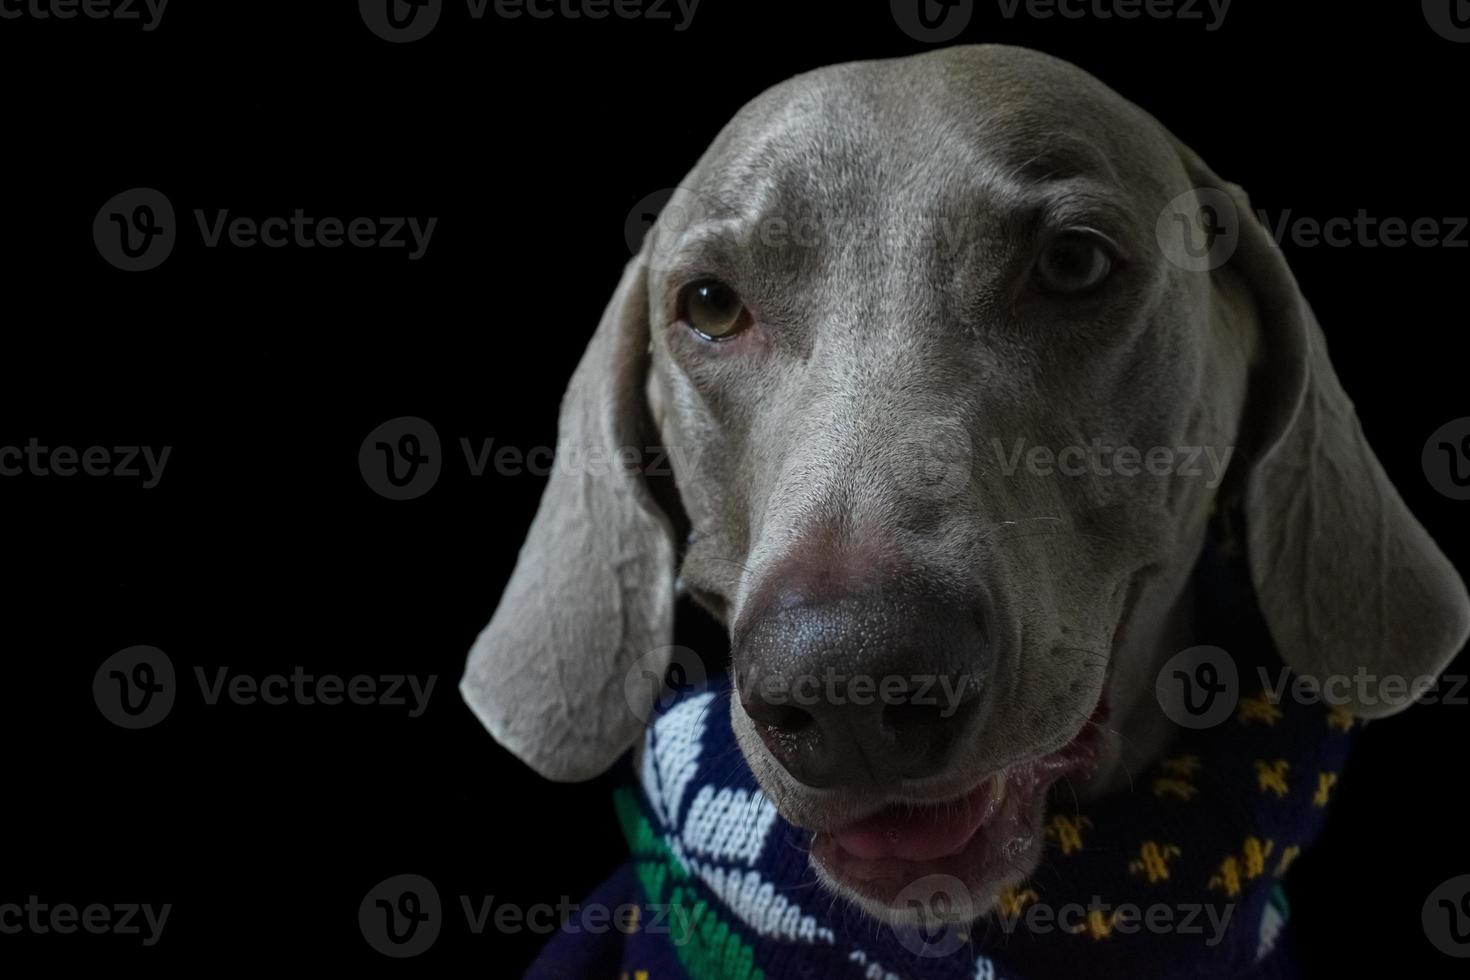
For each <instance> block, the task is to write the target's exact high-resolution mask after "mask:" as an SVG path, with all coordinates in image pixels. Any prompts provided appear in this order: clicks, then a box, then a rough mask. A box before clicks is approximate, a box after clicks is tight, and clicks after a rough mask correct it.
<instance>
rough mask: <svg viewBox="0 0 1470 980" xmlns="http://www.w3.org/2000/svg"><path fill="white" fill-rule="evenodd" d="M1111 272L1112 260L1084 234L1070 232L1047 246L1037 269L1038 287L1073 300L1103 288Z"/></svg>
mask: <svg viewBox="0 0 1470 980" xmlns="http://www.w3.org/2000/svg"><path fill="white" fill-rule="evenodd" d="M1112 271H1113V257H1112V255H1110V254H1109V253H1108V251H1107V249H1105V248H1104V247H1103V246H1102V244H1101V243H1100V242H1099V241H1098V240H1097V238H1095V237H1094V236H1092V235H1089V234H1087V233H1086V232H1080V231H1069V232H1067V233H1065V234H1063V235H1059V236H1057V238H1056V239H1055V240H1054V241H1052V242H1051V243H1050V244H1049V245H1047V246H1046V249H1045V250H1044V251H1043V252H1042V253H1041V260H1040V261H1039V262H1038V263H1037V265H1036V274H1037V276H1038V277H1039V278H1040V279H1041V284H1042V285H1043V286H1044V287H1046V289H1047V290H1049V291H1051V292H1053V293H1061V294H1062V295H1064V296H1076V295H1079V294H1081V293H1085V292H1089V291H1091V290H1093V289H1096V288H1097V287H1098V286H1100V285H1102V283H1103V281H1104V280H1106V279H1107V278H1108V276H1109V274H1111V273H1112Z"/></svg>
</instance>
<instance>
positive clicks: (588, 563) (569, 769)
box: [460, 256, 675, 782]
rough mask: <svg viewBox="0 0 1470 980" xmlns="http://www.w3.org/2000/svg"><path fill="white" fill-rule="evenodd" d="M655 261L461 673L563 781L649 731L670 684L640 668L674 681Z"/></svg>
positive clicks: (588, 384)
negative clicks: (648, 392)
mask: <svg viewBox="0 0 1470 980" xmlns="http://www.w3.org/2000/svg"><path fill="white" fill-rule="evenodd" d="M645 268H646V267H645V263H644V260H643V258H642V257H641V256H640V257H638V258H635V259H634V260H633V261H632V262H630V263H629V264H628V267H627V269H626V270H625V271H624V273H623V278H622V282H621V283H620V284H619V285H618V288H617V292H616V293H614V294H613V298H612V301H611V302H610V303H609V304H608V307H607V310H606V312H604V313H603V316H602V322H601V324H600V325H599V326H598V327H597V331H596V333H594V334H593V336H592V340H591V342H590V343H589V344H588V346H587V351H586V353H585V354H583V356H582V360H581V363H580V364H578V366H577V369H576V372H575V373H574V374H573V375H572V380H571V382H570V384H569V385H568V387H567V392H566V395H565V397H564V398H563V400H562V405H561V416H560V422H559V425H558V433H557V447H556V458H555V463H554V466H553V472H552V475H551V478H550V481H549V482H548V484H547V486H546V490H545V492H544V493H543V495H542V498H541V505H540V508H539V509H538V510H537V512H536V517H535V520H534V521H533V522H532V524H531V528H530V531H529V532H528V534H527V537H526V542H525V544H524V545H523V546H522V548H521V552H520V556H519V558H518V559H517V561H516V567H515V571H514V572H513V573H512V575H511V578H510V582H509V583H508V584H507V585H506V587H505V591H504V592H503V593H502V595H501V598H500V605H499V607H498V608H497V609H496V610H495V615H494V616H493V617H492V618H491V620H490V624H489V625H488V626H486V627H485V629H484V631H482V632H481V633H480V635H479V638H478V639H476V641H475V645H474V648H473V649H472V650H471V651H470V655H469V660H468V662H467V663H466V665H465V673H464V678H463V679H462V680H461V682H460V692H461V694H462V695H463V696H464V699H465V701H466V702H467V703H468V704H469V706H470V707H471V708H472V709H473V710H474V712H475V714H476V715H477V716H478V717H479V719H480V721H481V722H482V723H483V724H484V725H485V727H486V728H487V729H488V730H489V731H490V734H491V735H492V736H494V737H495V740H496V741H498V742H499V743H500V744H501V745H503V746H505V747H506V748H507V749H509V750H510V751H511V752H512V753H514V754H515V755H516V756H518V757H519V758H520V759H521V760H522V761H524V762H525V763H526V764H527V765H529V766H531V767H532V768H533V769H535V770H536V771H537V772H539V773H541V774H542V775H543V776H546V777H547V778H549V779H554V780H559V781H567V782H571V781H576V780H582V779H590V778H592V777H594V776H596V775H598V774H599V773H601V772H603V771H604V770H605V769H607V767H608V766H610V765H611V764H612V763H613V761H615V760H616V759H617V757H618V756H619V755H621V754H622V752H623V751H624V750H625V749H627V748H628V747H629V746H630V745H631V744H632V743H633V742H634V741H635V740H636V739H637V737H638V735H639V733H640V732H641V731H642V729H643V724H644V720H645V719H647V718H648V717H649V716H650V714H651V708H652V704H653V699H654V697H655V696H656V693H657V687H656V685H649V684H647V683H636V684H629V683H627V679H628V675H629V672H630V671H632V670H633V669H635V668H639V667H641V668H646V669H647V670H648V671H651V672H657V673H658V674H659V677H660V679H661V678H662V672H663V670H664V669H666V667H667V662H666V661H667V658H662V659H661V651H664V650H666V649H667V648H668V647H669V645H670V643H671V641H672V634H673V608H674V562H675V548H674V535H673V529H672V525H671V524H670V521H669V518H668V517H667V516H666V515H665V514H664V512H663V511H662V510H661V509H660V508H659V506H658V504H657V502H656V501H655V500H654V498H653V495H652V493H651V491H650V488H649V485H648V484H647V482H646V481H645V479H644V475H643V473H642V471H641V467H642V466H644V465H645V464H646V463H647V462H648V460H649V454H648V453H647V451H646V450H647V447H648V446H649V442H650V440H649V439H647V438H645V435H646V434H651V433H649V427H648V425H647V402H646V400H645V396H644V382H645V379H646V376H647V368H648V360H649V326H648V296H647V275H646V271H645ZM655 661H658V662H655ZM645 699H646V701H647V703H644V700H645Z"/></svg>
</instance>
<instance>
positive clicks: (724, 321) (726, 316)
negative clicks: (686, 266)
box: [679, 279, 750, 340]
mask: <svg viewBox="0 0 1470 980" xmlns="http://www.w3.org/2000/svg"><path fill="white" fill-rule="evenodd" d="M679 316H680V318H681V319H682V320H683V321H684V322H685V323H687V324H689V326H690V328H691V329H692V330H693V331H694V332H695V333H697V334H699V335H700V336H701V337H703V338H705V339H706V340H729V339H730V338H731V337H733V336H735V335H736V334H738V333H740V331H742V330H744V329H745V328H746V327H748V326H750V311H749V310H747V309H746V308H745V304H744V303H742V302H741V301H740V297H739V296H737V295H735V290H733V289H731V288H730V287H729V286H727V285H725V284H724V283H722V282H720V281H719V280H717V279H702V280H700V281H699V282H696V283H691V284H690V285H689V286H688V287H686V288H685V290H684V294H683V296H681V297H680V300H679Z"/></svg>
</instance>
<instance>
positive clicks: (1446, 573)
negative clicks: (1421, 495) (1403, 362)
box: [1180, 146, 1470, 718]
mask: <svg viewBox="0 0 1470 980" xmlns="http://www.w3.org/2000/svg"><path fill="white" fill-rule="evenodd" d="M1180 153H1181V156H1182V157H1183V159H1184V163H1185V168H1186V170H1187V171H1188V172H1189V174H1190V176H1191V177H1192V178H1193V181H1194V183H1195V186H1196V199H1197V201H1198V200H1203V199H1205V198H1208V199H1209V200H1210V202H1211V206H1212V207H1213V210H1214V211H1215V212H1216V213H1215V215H1214V217H1213V222H1212V223H1213V224H1215V226H1216V228H1217V230H1218V231H1220V232H1221V233H1223V234H1225V235H1226V236H1227V240H1226V241H1225V242H1224V244H1225V246H1226V250H1225V252H1224V253H1222V254H1220V255H1218V256H1217V257H1216V259H1215V260H1214V261H1212V262H1211V266H1213V265H1215V264H1217V263H1218V262H1221V261H1223V262H1224V265H1223V266H1222V267H1221V268H1219V269H1218V270H1217V271H1215V272H1213V273H1212V275H1213V276H1214V277H1215V285H1216V288H1215V289H1214V290H1213V296H1214V298H1215V302H1216V303H1218V304H1223V306H1222V307H1221V308H1220V312H1221V313H1223V314H1224V315H1227V316H1241V315H1244V316H1253V317H1254V318H1255V321H1256V324H1257V329H1258V331H1259V338H1258V342H1259V345H1260V351H1261V358H1262V362H1261V363H1260V364H1259V365H1257V369H1258V376H1257V377H1255V378H1253V379H1252V385H1251V391H1252V399H1253V409H1252V410H1248V413H1251V412H1252V411H1254V410H1259V411H1260V415H1259V416H1258V417H1257V416H1254V415H1253V416H1252V421H1253V422H1254V423H1255V425H1256V430H1255V434H1254V439H1253V440H1252V441H1253V445H1251V446H1250V447H1248V450H1249V451H1248V452H1247V453H1246V454H1245V460H1247V461H1248V465H1249V466H1250V470H1249V471H1248V473H1246V474H1245V478H1244V498H1245V521H1246V547H1247V551H1248V553H1249V563H1250V570H1251V578H1252V580H1253V582H1254V584H1255V590H1256V593H1257V596H1258V598H1259V601H1260V606H1261V610H1262V612H1263V613H1264V615H1265V618H1266V622H1267V624H1268V626H1269V628H1270V631H1271V635H1272V638H1273V639H1274V640H1275V642H1276V645H1277V647H1278V649H1279V651H1280V654H1281V656H1282V659H1284V660H1285V661H1286V662H1287V664H1288V665H1290V666H1291V668H1292V669H1293V671H1294V672H1295V673H1296V674H1297V675H1298V676H1300V677H1304V678H1307V679H1308V680H1309V681H1311V682H1312V683H1313V684H1314V685H1316V686H1317V687H1318V689H1319V690H1321V691H1322V692H1323V695H1324V699H1325V700H1328V701H1331V702H1332V703H1335V704H1342V705H1346V706H1347V707H1349V708H1350V709H1351V710H1352V711H1353V713H1354V714H1355V715H1357V716H1359V717H1363V718H1378V717H1384V716H1387V715H1391V714H1394V713H1396V712H1397V711H1399V710H1401V709H1403V708H1405V707H1408V705H1409V704H1411V703H1412V701H1413V698H1414V697H1416V696H1417V695H1418V694H1420V693H1422V692H1423V690H1424V688H1426V687H1428V686H1429V685H1430V684H1431V683H1432V679H1433V678H1435V677H1437V676H1438V675H1439V673H1440V672H1441V671H1442V670H1443V669H1444V668H1445V666H1446V665H1447V664H1448V663H1449V661H1450V660H1451V659H1453V658H1454V656H1455V654H1456V653H1458V652H1459V650H1460V649H1461V647H1463V646H1464V644H1465V640H1466V637H1467V635H1470V598H1467V596H1466V592H1465V586H1464V583H1463V582H1462V581H1461V580H1460V576H1459V575H1458V574H1457V573H1456V572H1455V569H1454V566H1453V565H1451V564H1450V562H1449V560H1448V559H1447V558H1446V557H1445V555H1444V553H1443V552H1441V551H1440V550H1439V548H1438V547H1437V546H1436V545H1435V543H1434V541H1433V540H1431V539H1430V537H1429V534H1428V533H1427V532H1426V531H1425V530H1424V527H1423V526H1422V525H1421V524H1420V523H1419V522H1418V520H1416V519H1415V517H1414V515H1413V514H1412V513H1410V512H1409V509H1408V507H1407V506H1405V504H1404V501H1403V499H1402V498H1401V497H1400V496H1399V494H1398V491H1397V490H1395V489H1394V486H1393V484H1392V483H1390V482H1389V479H1388V475H1387V474H1386V473H1385V472H1384V470H1383V466H1382V465H1381V464H1380V463H1379V461H1378V458H1377V457H1376V456H1375V455H1374V454H1373V450H1372V448H1371V447H1370V446H1369V445H1368V442H1367V440H1366V439H1365V438H1364V436H1363V429H1362V426H1361V425H1360V424H1359V422H1358V417H1357V413H1356V412H1355V411H1354V410H1353V403H1352V402H1351V401H1350V400H1349V399H1348V396H1347V393H1346V392H1344V391H1343V389H1342V385H1341V383H1340V382H1339V381H1338V378H1337V374H1336V372H1334V371H1333V368H1332V363H1331V361H1329V360H1328V357H1327V343H1326V339H1325V338H1324V337H1323V334H1322V328H1321V326H1320V325H1319V324H1318V323H1317V318H1316V316H1315V315H1314V314H1313V313H1312V309H1311V307H1310V306H1309V305H1308V304H1307V301H1306V299H1305V298H1304V297H1303V296H1302V293H1301V289H1300V288H1299V287H1298V285H1297V282H1296V279H1295V277H1294V276H1293V275H1292V273H1291V270H1290V269H1289V268H1288V267H1287V264H1286V259H1285V258H1284V256H1283V255H1282V253H1281V249H1280V248H1279V247H1278V246H1277V245H1276V244H1275V243H1274V242H1272V241H1271V239H1270V238H1269V237H1268V235H1267V233H1266V229H1265V228H1264V226H1263V225H1262V224H1261V222H1260V221H1259V220H1258V219H1257V218H1256V216H1255V213H1254V211H1253V210H1252V209H1251V207H1250V202H1249V199H1248V198H1247V196H1246V194H1245V192H1244V191H1243V190H1242V189H1241V188H1240V187H1238V186H1236V185H1234V184H1230V183H1227V182H1225V181H1222V180H1221V179H1220V178H1219V177H1217V176H1216V175H1215V174H1214V173H1213V172H1211V171H1210V169H1209V168H1208V167H1206V166H1205V165H1204V163H1203V162H1202V161H1201V160H1200V159H1199V157H1198V156H1196V155H1195V154H1194V153H1193V152H1191V151H1190V150H1189V149H1187V148H1185V147H1183V146H1180ZM1221 212H1229V213H1221ZM1237 236H1238V237H1237ZM1229 237H1235V240H1234V242H1233V251H1230V250H1229V247H1230V245H1231V243H1230V241H1229V240H1228V238H1229ZM1217 244H1218V243H1217ZM1227 255H1228V261H1226V256H1227ZM1242 287H1243V288H1242ZM1257 396H1260V397H1261V399H1262V400H1263V401H1264V405H1263V406H1261V407H1260V408H1259V409H1256V408H1255V401H1254V400H1255V399H1256V397H1257ZM1390 678H1392V680H1390ZM1329 679H1334V680H1332V682H1331V683H1329ZM1405 682H1407V685H1408V686H1409V687H1411V688H1412V690H1410V691H1408V692H1407V693H1406V692H1405V691H1404V690H1402V689H1400V690H1395V687H1396V686H1398V685H1400V684H1404V683H1405Z"/></svg>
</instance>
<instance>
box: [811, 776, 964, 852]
mask: <svg viewBox="0 0 1470 980" xmlns="http://www.w3.org/2000/svg"><path fill="white" fill-rule="evenodd" d="M989 799H990V781H989V780H986V781H985V782H984V783H982V784H981V785H980V787H979V788H978V789H976V790H975V791H974V792H972V793H971V794H970V795H969V796H967V797H965V799H963V800H961V801H959V802H955V803H947V804H945V805H943V806H932V807H919V808H912V807H892V808H890V809H887V810H884V811H882V812H881V813H877V814H875V815H873V816H871V817H869V818H868V819H866V820H862V821H859V822H858V823H855V824H853V825H852V826H850V827H848V828H846V829H845V830H841V831H838V832H837V833H835V834H833V835H832V836H833V838H834V839H835V840H836V841H837V846H838V847H841V848H842V849H843V850H844V851H846V852H847V853H849V854H851V855H852V856H853V857H855V858H858V859H859V860H862V861H877V860H880V859H883V858H898V859H900V860H903V861H933V860H936V859H938V858H942V857H948V856H949V855H951V854H955V853H957V852H959V851H960V850H962V849H963V848H964V846H965V845H966V844H968V843H969V842H970V838H971V837H974V836H975V831H976V830H978V829H979V828H980V824H981V822H982V821H983V820H984V817H985V811H986V810H987V809H988V808H987V806H986V804H987V803H988V802H989Z"/></svg>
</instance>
